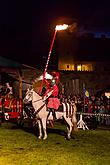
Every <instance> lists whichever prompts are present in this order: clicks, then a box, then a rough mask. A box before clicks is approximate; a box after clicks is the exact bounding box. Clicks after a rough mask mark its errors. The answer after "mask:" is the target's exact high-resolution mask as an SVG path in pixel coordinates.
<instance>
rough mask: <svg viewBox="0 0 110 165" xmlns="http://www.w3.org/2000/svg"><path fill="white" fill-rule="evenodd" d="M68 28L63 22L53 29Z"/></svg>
mask: <svg viewBox="0 0 110 165" xmlns="http://www.w3.org/2000/svg"><path fill="white" fill-rule="evenodd" d="M67 28H68V25H66V24H63V25H57V26H56V28H55V30H65V29H67Z"/></svg>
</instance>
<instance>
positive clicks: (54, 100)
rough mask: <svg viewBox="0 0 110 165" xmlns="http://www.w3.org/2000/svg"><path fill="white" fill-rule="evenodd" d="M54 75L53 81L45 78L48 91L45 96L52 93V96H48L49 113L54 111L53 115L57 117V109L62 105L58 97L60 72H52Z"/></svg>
mask: <svg viewBox="0 0 110 165" xmlns="http://www.w3.org/2000/svg"><path fill="white" fill-rule="evenodd" d="M52 75H53V79H52V81H51V82H49V81H48V80H47V79H45V83H46V87H47V89H46V92H45V94H44V98H45V97H46V96H47V97H48V94H49V93H50V97H49V98H48V103H47V108H48V110H49V114H48V116H49V115H50V112H52V114H53V117H54V118H55V119H56V114H55V111H56V110H57V109H58V108H59V105H60V101H59V99H58V92H59V90H58V81H59V73H57V72H52Z"/></svg>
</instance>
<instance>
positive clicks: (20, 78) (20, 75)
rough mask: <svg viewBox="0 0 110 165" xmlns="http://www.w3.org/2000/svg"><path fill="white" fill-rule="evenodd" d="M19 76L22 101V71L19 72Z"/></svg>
mask: <svg viewBox="0 0 110 165" xmlns="http://www.w3.org/2000/svg"><path fill="white" fill-rule="evenodd" d="M18 75H19V99H22V72H21V70H19V71H18Z"/></svg>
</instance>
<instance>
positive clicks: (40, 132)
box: [37, 120, 42, 139]
mask: <svg viewBox="0 0 110 165" xmlns="http://www.w3.org/2000/svg"><path fill="white" fill-rule="evenodd" d="M37 122H38V127H39V137H38V139H41V138H42V125H41V121H40V120H38V121H37Z"/></svg>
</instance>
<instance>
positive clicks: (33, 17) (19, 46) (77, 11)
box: [0, 0, 110, 65]
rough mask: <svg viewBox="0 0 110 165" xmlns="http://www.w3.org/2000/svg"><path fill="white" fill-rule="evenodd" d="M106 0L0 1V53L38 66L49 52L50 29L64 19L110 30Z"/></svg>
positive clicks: (51, 30) (86, 26) (109, 5)
mask: <svg viewBox="0 0 110 165" xmlns="http://www.w3.org/2000/svg"><path fill="white" fill-rule="evenodd" d="M109 7H110V2H109V0H102V1H101V0H100V1H99V0H71V1H70V0H68V1H64V0H63V1H62V0H59V1H57V0H56V1H55V0H46V1H42V0H40V1H38V0H35V1H34V0H32V1H30V0H19V1H17V0H4V1H1V4H0V55H1V56H4V57H9V58H11V59H15V60H17V61H19V62H22V63H27V64H30V65H31V64H32V65H37V64H38V62H39V59H41V58H42V57H43V56H47V55H48V51H49V46H50V42H51V39H52V34H53V29H54V27H55V25H56V24H57V22H58V21H59V20H61V19H63V18H68V19H70V20H71V21H72V20H73V21H76V22H78V23H79V24H80V26H82V27H83V28H87V29H89V28H95V29H97V30H102V31H106V30H107V31H110V21H109V18H110V11H109V10H110V9H109Z"/></svg>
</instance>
